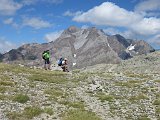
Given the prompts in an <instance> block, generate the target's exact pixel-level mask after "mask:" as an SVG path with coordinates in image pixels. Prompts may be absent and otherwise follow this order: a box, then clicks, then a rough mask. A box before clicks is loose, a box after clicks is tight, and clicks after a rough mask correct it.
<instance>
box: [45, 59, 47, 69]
mask: <svg viewBox="0 0 160 120" xmlns="http://www.w3.org/2000/svg"><path fill="white" fill-rule="evenodd" d="M44 69H45V70H47V61H46V60H45V61H44Z"/></svg>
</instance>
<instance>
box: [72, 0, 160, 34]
mask: <svg viewBox="0 0 160 120" xmlns="http://www.w3.org/2000/svg"><path fill="white" fill-rule="evenodd" d="M73 20H74V21H77V22H90V23H92V24H94V25H104V26H107V27H108V26H113V27H124V28H126V29H128V30H129V31H134V32H136V33H137V34H141V35H153V34H157V33H159V32H160V19H158V18H155V17H150V18H145V17H144V16H143V15H141V14H138V13H136V12H133V11H128V10H125V9H123V8H120V7H119V6H117V5H115V4H113V3H111V2H104V3H102V4H101V5H99V6H96V7H94V8H92V9H90V10H88V11H87V12H83V13H81V14H80V15H76V16H74V17H73Z"/></svg>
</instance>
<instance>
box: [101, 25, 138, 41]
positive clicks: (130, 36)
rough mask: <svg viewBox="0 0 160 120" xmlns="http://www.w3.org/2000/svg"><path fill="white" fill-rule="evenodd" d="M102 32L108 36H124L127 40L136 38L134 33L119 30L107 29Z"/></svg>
mask: <svg viewBox="0 0 160 120" xmlns="http://www.w3.org/2000/svg"><path fill="white" fill-rule="evenodd" d="M103 31H104V32H105V33H106V34H108V35H116V34H120V35H122V36H124V37H125V38H127V39H136V38H137V35H136V34H135V33H134V32H131V31H129V30H126V31H120V30H118V29H116V28H112V27H109V28H106V29H103Z"/></svg>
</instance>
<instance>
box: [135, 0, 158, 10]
mask: <svg viewBox="0 0 160 120" xmlns="http://www.w3.org/2000/svg"><path fill="white" fill-rule="evenodd" d="M154 10H160V1H159V0H145V1H142V2H140V3H139V4H137V5H136V7H135V11H138V12H141V11H154Z"/></svg>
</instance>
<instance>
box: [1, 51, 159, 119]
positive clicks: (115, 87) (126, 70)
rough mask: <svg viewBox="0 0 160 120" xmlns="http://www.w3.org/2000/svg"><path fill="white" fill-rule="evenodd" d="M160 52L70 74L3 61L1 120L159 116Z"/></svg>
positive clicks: (150, 117)
mask: <svg viewBox="0 0 160 120" xmlns="http://www.w3.org/2000/svg"><path fill="white" fill-rule="evenodd" d="M159 115H160V52H159V51H158V52H157V51H156V52H153V53H149V54H145V55H141V56H136V57H134V58H132V59H129V60H126V61H122V62H121V64H97V65H94V66H88V67H85V68H83V69H76V70H73V71H71V72H69V73H64V72H62V71H57V70H56V71H54V70H53V71H46V70H43V69H30V68H28V67H20V66H17V65H9V64H4V63H0V120H53V119H55V120H158V119H159Z"/></svg>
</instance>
